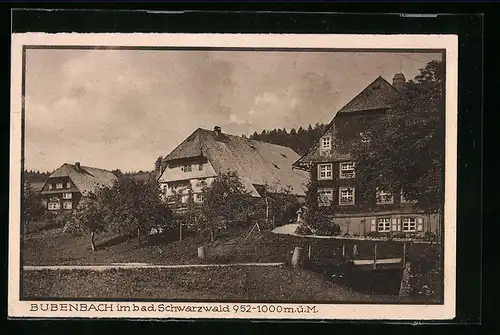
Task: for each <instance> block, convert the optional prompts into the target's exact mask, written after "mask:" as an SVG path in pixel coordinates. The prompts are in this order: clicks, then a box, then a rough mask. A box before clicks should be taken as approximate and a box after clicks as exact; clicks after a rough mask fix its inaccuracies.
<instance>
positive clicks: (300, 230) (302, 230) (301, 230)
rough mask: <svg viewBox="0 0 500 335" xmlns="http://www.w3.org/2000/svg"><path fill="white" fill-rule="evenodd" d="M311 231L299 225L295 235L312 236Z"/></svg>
mask: <svg viewBox="0 0 500 335" xmlns="http://www.w3.org/2000/svg"><path fill="white" fill-rule="evenodd" d="M312 233H313V232H312V230H311V228H309V227H308V226H304V225H299V226H298V227H297V229H295V234H298V235H312Z"/></svg>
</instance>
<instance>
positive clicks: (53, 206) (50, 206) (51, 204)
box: [47, 202, 61, 211]
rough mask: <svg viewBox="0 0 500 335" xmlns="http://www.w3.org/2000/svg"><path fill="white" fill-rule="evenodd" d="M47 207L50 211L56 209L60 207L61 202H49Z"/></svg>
mask: <svg viewBox="0 0 500 335" xmlns="http://www.w3.org/2000/svg"><path fill="white" fill-rule="evenodd" d="M47 208H48V209H49V210H51V211H53V210H57V209H60V208H61V204H60V203H59V202H49V203H48V204H47Z"/></svg>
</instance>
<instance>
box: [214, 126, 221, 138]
mask: <svg viewBox="0 0 500 335" xmlns="http://www.w3.org/2000/svg"><path fill="white" fill-rule="evenodd" d="M221 132H222V131H221V128H220V127H219V126H215V127H214V133H215V137H219V136H220V134H221Z"/></svg>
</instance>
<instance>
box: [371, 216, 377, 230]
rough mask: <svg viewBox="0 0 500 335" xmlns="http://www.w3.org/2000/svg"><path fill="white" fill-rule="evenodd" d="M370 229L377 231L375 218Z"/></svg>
mask: <svg viewBox="0 0 500 335" xmlns="http://www.w3.org/2000/svg"><path fill="white" fill-rule="evenodd" d="M370 231H377V225H376V222H375V219H371V223H370Z"/></svg>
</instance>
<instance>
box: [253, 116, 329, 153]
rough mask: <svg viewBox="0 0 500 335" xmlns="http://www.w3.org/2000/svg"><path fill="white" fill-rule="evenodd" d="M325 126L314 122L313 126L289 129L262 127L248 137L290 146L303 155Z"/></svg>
mask: <svg viewBox="0 0 500 335" xmlns="http://www.w3.org/2000/svg"><path fill="white" fill-rule="evenodd" d="M327 126H328V125H326V124H323V123H316V124H315V125H314V126H312V125H309V126H308V127H307V128H303V127H299V128H298V129H295V128H292V129H290V131H287V130H286V129H280V128H277V129H272V130H266V129H264V130H262V131H261V132H260V133H257V132H254V133H253V134H252V135H250V139H252V140H257V141H262V142H267V143H273V144H278V145H282V146H286V147H289V148H292V149H293V150H294V151H295V152H296V153H298V154H299V155H303V154H305V153H306V152H307V150H308V149H309V148H310V147H311V146H312V145H313V144H314V142H315V141H316V140H317V139H318V138H319V137H320V136H321V134H323V132H324V131H325V130H326V127H327Z"/></svg>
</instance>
